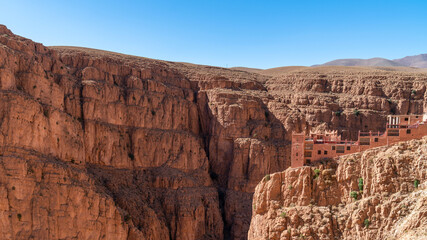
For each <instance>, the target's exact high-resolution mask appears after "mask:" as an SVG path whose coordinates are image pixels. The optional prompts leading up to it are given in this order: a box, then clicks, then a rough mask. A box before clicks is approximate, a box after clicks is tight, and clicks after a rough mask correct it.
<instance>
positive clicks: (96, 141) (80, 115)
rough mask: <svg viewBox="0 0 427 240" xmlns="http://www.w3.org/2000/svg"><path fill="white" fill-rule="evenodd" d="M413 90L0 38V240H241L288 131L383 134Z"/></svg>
mask: <svg viewBox="0 0 427 240" xmlns="http://www.w3.org/2000/svg"><path fill="white" fill-rule="evenodd" d="M426 88H427V73H425V72H419V71H416V70H412V69H401V68H391V67H390V68H379V67H378V68H374V67H330V66H319V67H311V68H304V67H289V68H281V69H275V70H270V71H268V70H265V71H247V70H245V69H227V68H219V67H212V66H202V65H195V64H189V63H177V62H168V61H162V60H154V59H148V58H142V57H136V56H130V55H124V54H119V53H113V52H107V51H102V50H96V49H87V48H79V47H46V46H43V45H42V44H40V43H35V42H33V41H31V40H30V39H26V38H23V37H21V36H18V35H15V34H13V33H12V32H11V31H10V30H9V29H7V28H6V26H3V25H0V99H1V100H0V236H2V238H4V239H247V238H248V231H249V227H250V224H251V216H252V214H253V213H252V212H253V211H254V217H253V219H252V222H253V223H252V225H253V224H254V221H258V222H259V224H260V226H265V224H271V223H270V222H271V219H265V220H263V219H261V218H259V216H258V214H260V213H263V211H267V207H263V208H262V209H258V208H255V209H254V207H253V202H252V200H253V194H254V192H255V188H256V187H257V185H258V183H260V181H261V180H262V179H263V178H264V179H265V176H267V175H268V174H272V173H275V172H282V171H284V170H285V169H287V168H288V167H289V166H290V151H291V148H290V144H291V135H292V131H298V132H301V131H303V130H310V129H315V130H316V129H317V130H322V129H330V130H338V131H339V132H340V133H341V134H342V135H343V138H346V139H354V138H356V137H357V133H358V131H359V130H363V131H369V130H372V131H384V122H385V121H386V116H387V115H389V114H415V113H418V114H419V113H423V112H424V111H425V110H426V109H427V91H426ZM355 109H358V110H359V112H360V114H359V115H355V114H353V112H354V110H355ZM337 111H340V112H341V114H340V115H339V116H337V115H336V114H335V112H337ZM408 154H409V153H408ZM359 168H360V169H362V168H361V167H358V169H359ZM366 168H367V169H366V170H365V171H367V172H368V171H369V170H368V169H369V166H366ZM307 169H309V168H304V169H300V170H292V169H288V170H286V171H288V172H292V173H294V174H301V175H304V174H305V175H307V176H310V174H311V172H310V170H307ZM363 169H364V168H363ZM284 174H285V175H286V174H287V173H284ZM279 175H283V173H276V174H272V175H271V176H272V180H274V181H276V180H275V179H276V178H277V177H276V176H279ZM322 176H323V175H322ZM423 176H424V175H423ZM424 177H425V176H424ZM302 178H303V179H305V178H304V177H302ZM321 178H323V177H321ZM353 178H354V177H352V179H353ZM292 179H294V178H292ZM271 183H272V181H268V184H271ZM260 184H261V185H262V184H265V183H264V182H263V181H261V183H260ZM349 184H350V183H349ZM381 184H384V183H383V182H381V183H379V186H382V185H381ZM259 188H260V187H259V186H258V187H257V189H259ZM294 193H295V194H297V191H296V190H295V192H294ZM345 193H346V192H344V193H343V194H344V195H345ZM259 194H261V193H260V190H257V192H256V194H255V200H254V201H255V202H258V201H261V200H258V198H259V197H258V196H259ZM364 194H365V193H364ZM313 195H314V193H313ZM344 195H343V196H344ZM296 196H297V195H296ZM305 196H306V195H304V194H303V193H301V198H305ZM280 197H282V196H280ZM280 197H279V198H280ZM345 197H347V195H345ZM343 199H344V198H343ZM380 200H381V199H380ZM301 201H302V202H297V203H298V204H300V205H304V204H306V200H304V201H303V200H301ZM334 201H336V202H334V203H333V204H335V203H338V202H339V201H341V200H338V199H335V200H334ZM342 201H344V200H342ZM346 201H348V199H347V200H346ZM265 202H268V201H267V200H266V201H265ZM263 204H264V203H263ZM265 204H267V203H265ZM322 204H326V203H322ZM331 204H332V203H331ZM375 204H378V202H375ZM267 205H268V204H267ZM304 206H305V205H304ZM322 206H323V205H322ZM349 206H353V205H349ZM268 209H269V208H268ZM272 209H273V208H272ZM271 211H273V210H271ZM274 211H276V210H275V209H274ZM304 211H306V210H304ZM319 211H320V210H319ZM347 213H348V214H349V213H350V209H347ZM254 218H255V219H256V220H254ZM384 224H385V223H384ZM390 224H392V223H390ZM393 224H394V223H393ZM349 226H350V227H352V226H353V225H351V224H349ZM330 228H332V229H335V228H338V226H336V225H334V224H331V225H330ZM257 231H258V230H255V229H253V226H251V231H250V232H249V238H251V236H261V235H262V234H264V233H256V232H257ZM298 231H299V230H298ZM337 231H338V230H337ZM339 231H341V233H340V234H343V236H344V235H345V236H348V234H347V233H346V232H345V233H343V230H339ZM291 233H292V230H291ZM298 233H299V232H298ZM254 234H255V235H254ZM260 234H261V235H260ZM292 234H293V233H292ZM361 234H362V233H361ZM363 234H365V233H363ZM372 234H374V233H372ZM375 234H380V233H375ZM381 234H382V233H381ZM262 236H264V235H262ZM328 236H330V235H328ZM334 236H335V235H334ZM361 236H365V235H361ZM369 236H371V235H369ZM381 236H382V235H381Z"/></svg>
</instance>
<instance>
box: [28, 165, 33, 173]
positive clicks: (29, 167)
mask: <svg viewBox="0 0 427 240" xmlns="http://www.w3.org/2000/svg"><path fill="white" fill-rule="evenodd" d="M31 173H34V170H33V168H32V167H31V166H28V167H27V174H31Z"/></svg>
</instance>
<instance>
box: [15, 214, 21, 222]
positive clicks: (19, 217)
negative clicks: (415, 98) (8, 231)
mask: <svg viewBox="0 0 427 240" xmlns="http://www.w3.org/2000/svg"><path fill="white" fill-rule="evenodd" d="M16 216H17V217H18V220H19V221H21V219H22V215H21V214H20V213H18V215H16Z"/></svg>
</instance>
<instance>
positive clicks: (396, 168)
mask: <svg viewBox="0 0 427 240" xmlns="http://www.w3.org/2000/svg"><path fill="white" fill-rule="evenodd" d="M426 157H427V137H425V138H423V139H422V140H412V141H408V142H401V143H398V144H396V145H394V146H390V147H380V148H376V149H371V150H367V151H365V152H362V153H357V154H352V155H347V156H342V157H340V158H338V159H337V160H331V161H330V162H324V163H321V164H319V165H318V166H313V167H301V168H290V169H287V170H286V171H284V172H279V173H275V174H272V175H269V176H268V177H265V178H264V179H263V181H261V182H260V184H259V185H258V186H257V187H256V190H255V194H254V199H253V208H254V214H253V216H252V221H251V227H250V230H249V235H248V236H249V239H298V238H301V239H423V237H424V238H425V237H426V236H427V229H426V226H425V224H424V223H425V222H426V221H427V209H426V201H427V185H426V180H427V174H426V173H427V171H426V169H427V161H426V160H427V158H426Z"/></svg>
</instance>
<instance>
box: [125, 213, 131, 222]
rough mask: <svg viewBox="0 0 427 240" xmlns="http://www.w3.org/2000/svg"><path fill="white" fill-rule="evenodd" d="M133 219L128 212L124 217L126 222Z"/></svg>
mask: <svg viewBox="0 0 427 240" xmlns="http://www.w3.org/2000/svg"><path fill="white" fill-rule="evenodd" d="M130 219H131V217H130V216H129V214H126V215H125V217H124V220H125V222H127V221H129V220H130Z"/></svg>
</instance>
